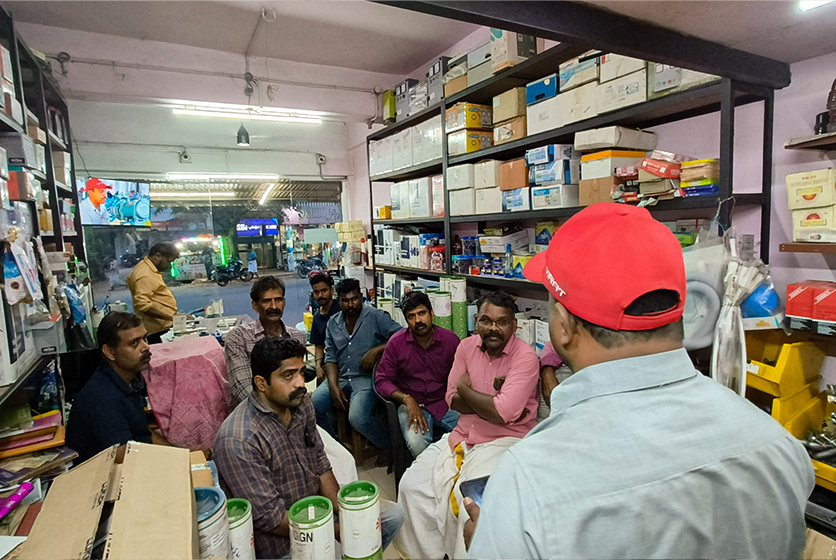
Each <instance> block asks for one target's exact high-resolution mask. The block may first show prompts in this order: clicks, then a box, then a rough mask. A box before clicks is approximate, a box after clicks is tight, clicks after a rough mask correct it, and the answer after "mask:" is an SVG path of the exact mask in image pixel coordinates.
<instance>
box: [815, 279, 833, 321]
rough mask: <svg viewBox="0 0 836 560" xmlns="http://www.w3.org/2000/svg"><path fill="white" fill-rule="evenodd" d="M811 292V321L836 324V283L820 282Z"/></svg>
mask: <svg viewBox="0 0 836 560" xmlns="http://www.w3.org/2000/svg"><path fill="white" fill-rule="evenodd" d="M812 292H813V298H812V299H813V320H815V321H834V322H836V282H821V283H819V284H818V285H816V286H813V288H812Z"/></svg>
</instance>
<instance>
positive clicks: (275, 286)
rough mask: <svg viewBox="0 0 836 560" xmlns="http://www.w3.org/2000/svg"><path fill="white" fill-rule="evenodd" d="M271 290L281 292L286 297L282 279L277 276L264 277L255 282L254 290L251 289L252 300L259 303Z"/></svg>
mask: <svg viewBox="0 0 836 560" xmlns="http://www.w3.org/2000/svg"><path fill="white" fill-rule="evenodd" d="M270 290H281V291H282V297H284V294H285V288H284V282H282V279H281V278H278V277H276V276H262V277H261V278H259V279H258V280H256V281H255V284H253V287H252V289H250V299H251V300H253V303H258V302H259V300H260V299H261V296H263V295H264V294H265V293H266V292H269V291H270Z"/></svg>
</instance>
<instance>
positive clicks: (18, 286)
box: [3, 252, 29, 305]
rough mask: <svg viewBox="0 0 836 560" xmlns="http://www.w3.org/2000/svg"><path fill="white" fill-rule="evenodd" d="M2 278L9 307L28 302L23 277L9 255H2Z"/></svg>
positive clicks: (27, 293) (7, 253) (13, 259)
mask: <svg viewBox="0 0 836 560" xmlns="http://www.w3.org/2000/svg"><path fill="white" fill-rule="evenodd" d="M3 278H4V279H5V284H6V290H5V291H6V301H7V302H8V303H9V305H14V304H16V303H21V302H23V301H28V300H29V292H27V291H26V286H25V285H24V283H23V275H22V274H21V273H20V269H19V268H18V267H17V263H16V262H15V258H14V257H13V256H12V254H11V253H9V252H6V253H4V254H3Z"/></svg>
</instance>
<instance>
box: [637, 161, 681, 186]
mask: <svg viewBox="0 0 836 560" xmlns="http://www.w3.org/2000/svg"><path fill="white" fill-rule="evenodd" d="M680 169H681V168H680V165H679V164H678V163H669V162H667V161H659V160H656V159H651V158H644V159H643V160H642V163H641V170H640V171H639V181H641V180H642V179H641V173H642V171H644V172H645V173H648V174H650V175H654V176H656V177H662V178H664V179H678V178H679V171H680Z"/></svg>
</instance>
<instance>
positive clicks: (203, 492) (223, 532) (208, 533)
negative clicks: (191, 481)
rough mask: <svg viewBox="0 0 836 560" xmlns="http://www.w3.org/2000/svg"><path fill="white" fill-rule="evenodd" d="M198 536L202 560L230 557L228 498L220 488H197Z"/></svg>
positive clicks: (195, 495) (195, 494)
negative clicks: (227, 517) (205, 559)
mask: <svg viewBox="0 0 836 560" xmlns="http://www.w3.org/2000/svg"><path fill="white" fill-rule="evenodd" d="M194 497H195V501H196V502H197V536H198V539H199V543H200V544H199V549H200V557H201V558H227V557H228V556H229V522H228V521H227V519H226V496H224V493H223V492H221V490H220V488H217V487H215V486H206V487H201V488H195V490H194Z"/></svg>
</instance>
